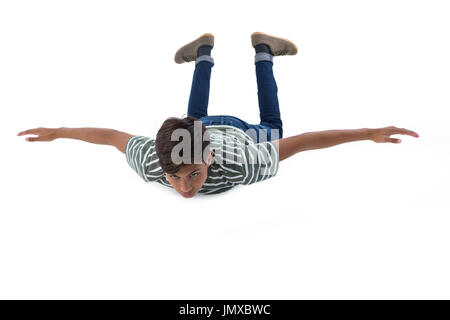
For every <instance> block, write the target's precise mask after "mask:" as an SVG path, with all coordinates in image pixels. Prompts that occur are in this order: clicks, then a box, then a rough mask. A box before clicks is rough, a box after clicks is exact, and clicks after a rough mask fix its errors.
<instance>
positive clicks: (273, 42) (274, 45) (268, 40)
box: [251, 32, 298, 55]
mask: <svg viewBox="0 0 450 320" xmlns="http://www.w3.org/2000/svg"><path fill="white" fill-rule="evenodd" d="M251 39H252V46H253V48H254V47H255V46H256V45H257V44H261V43H264V44H266V45H268V46H269V47H270V50H271V51H272V53H275V54H274V55H278V54H276V53H277V52H276V51H278V50H280V49H278V48H279V47H280V45H281V46H282V45H283V44H287V45H288V47H287V50H288V51H287V53H286V55H295V54H297V52H298V48H297V46H296V45H295V43H293V42H292V41H291V40H288V39H285V38H280V37H275V36H272V35H270V34H267V33H263V32H253V33H252V35H251Z"/></svg>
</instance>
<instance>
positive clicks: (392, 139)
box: [385, 138, 402, 143]
mask: <svg viewBox="0 0 450 320" xmlns="http://www.w3.org/2000/svg"><path fill="white" fill-rule="evenodd" d="M385 141H386V142H392V143H400V142H402V140H400V139H396V138H386V140H385Z"/></svg>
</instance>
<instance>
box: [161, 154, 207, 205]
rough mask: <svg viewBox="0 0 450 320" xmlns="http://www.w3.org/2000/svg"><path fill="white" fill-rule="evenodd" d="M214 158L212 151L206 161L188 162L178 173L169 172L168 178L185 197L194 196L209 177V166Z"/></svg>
mask: <svg viewBox="0 0 450 320" xmlns="http://www.w3.org/2000/svg"><path fill="white" fill-rule="evenodd" d="M211 160H212V152H211V153H210V155H209V157H208V160H207V161H206V163H204V162H203V163H202V164H188V165H184V166H183V167H181V169H180V170H178V171H177V172H176V173H167V172H166V178H167V180H169V182H170V184H171V185H172V187H173V188H174V189H175V190H176V191H178V192H179V193H181V195H182V196H183V197H185V198H192V197H193V196H195V195H196V194H197V192H198V191H199V190H200V188H201V187H202V185H203V183H205V181H206V179H207V178H208V167H209V166H210V163H211Z"/></svg>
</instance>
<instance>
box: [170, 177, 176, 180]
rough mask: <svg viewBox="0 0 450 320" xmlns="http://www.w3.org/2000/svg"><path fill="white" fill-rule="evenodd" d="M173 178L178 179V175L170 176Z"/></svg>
mask: <svg viewBox="0 0 450 320" xmlns="http://www.w3.org/2000/svg"><path fill="white" fill-rule="evenodd" d="M170 177H171V178H172V179H175V180H176V179H178V177H177V176H170Z"/></svg>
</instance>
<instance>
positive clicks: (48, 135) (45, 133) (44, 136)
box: [17, 127, 58, 142]
mask: <svg viewBox="0 0 450 320" xmlns="http://www.w3.org/2000/svg"><path fill="white" fill-rule="evenodd" d="M57 130H58V129H56V128H42V127H40V128H35V129H28V130H25V131H21V132H19V133H18V134H17V135H18V136H24V135H27V134H33V135H36V136H37V137H27V138H26V139H25V140H26V141H30V142H33V141H53V140H55V139H56V138H57Z"/></svg>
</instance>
